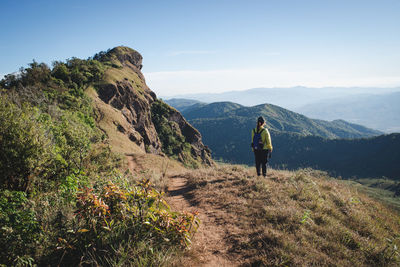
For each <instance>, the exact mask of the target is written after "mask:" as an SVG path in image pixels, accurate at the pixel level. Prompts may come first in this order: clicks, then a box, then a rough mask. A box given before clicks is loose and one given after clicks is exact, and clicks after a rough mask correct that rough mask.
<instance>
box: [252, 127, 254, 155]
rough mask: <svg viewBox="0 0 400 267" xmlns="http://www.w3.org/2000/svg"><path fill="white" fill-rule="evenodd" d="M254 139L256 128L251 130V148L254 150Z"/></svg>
mask: <svg viewBox="0 0 400 267" xmlns="http://www.w3.org/2000/svg"><path fill="white" fill-rule="evenodd" d="M253 139H254V130H253V129H252V130H251V149H252V150H253V151H254V146H253Z"/></svg>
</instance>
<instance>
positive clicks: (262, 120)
mask: <svg viewBox="0 0 400 267" xmlns="http://www.w3.org/2000/svg"><path fill="white" fill-rule="evenodd" d="M264 122H265V120H264V118H263V117H262V116H260V117H258V119H257V132H258V130H260V124H261V125H263V124H264Z"/></svg>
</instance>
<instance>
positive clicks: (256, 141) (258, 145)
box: [251, 128, 264, 150]
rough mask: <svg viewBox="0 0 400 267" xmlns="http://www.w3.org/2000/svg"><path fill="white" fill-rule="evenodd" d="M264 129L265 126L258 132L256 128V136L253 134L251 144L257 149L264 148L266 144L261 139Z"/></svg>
mask: <svg viewBox="0 0 400 267" xmlns="http://www.w3.org/2000/svg"><path fill="white" fill-rule="evenodd" d="M263 131H264V128H262V129H261V131H260V132H258V133H257V131H256V129H253V133H254V136H253V143H252V144H251V145H252V147H253V148H254V149H255V150H257V149H263V148H264V144H263V142H262V140H261V133H262V132H263Z"/></svg>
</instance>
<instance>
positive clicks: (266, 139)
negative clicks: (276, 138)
mask: <svg viewBox="0 0 400 267" xmlns="http://www.w3.org/2000/svg"><path fill="white" fill-rule="evenodd" d="M264 126H265V120H264V118H263V117H259V118H258V119H257V127H256V128H254V129H253V130H252V131H251V147H252V148H253V151H254V157H255V162H256V170H257V175H258V176H260V169H262V175H263V176H264V177H266V176H267V163H268V158H270V157H271V153H272V143H271V135H270V134H269V131H268V129H266V128H264Z"/></svg>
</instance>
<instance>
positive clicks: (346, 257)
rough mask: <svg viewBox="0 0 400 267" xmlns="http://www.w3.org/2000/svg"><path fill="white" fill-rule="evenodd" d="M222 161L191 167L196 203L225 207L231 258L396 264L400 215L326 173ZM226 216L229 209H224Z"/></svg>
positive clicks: (286, 262)
mask: <svg viewBox="0 0 400 267" xmlns="http://www.w3.org/2000/svg"><path fill="white" fill-rule="evenodd" d="M254 172H255V171H254V170H253V169H249V168H245V167H241V166H235V165H221V166H217V167H215V168H208V169H200V170H191V171H186V172H185V173H184V174H182V176H184V177H185V178H187V179H188V183H189V187H190V188H192V191H191V192H190V194H191V196H190V198H191V200H190V201H191V202H192V204H193V205H196V206H198V207H199V208H201V209H204V210H215V211H218V212H219V213H220V215H219V218H220V220H222V221H221V222H220V223H221V224H224V225H225V228H226V229H228V230H227V231H226V234H225V237H224V238H225V241H226V243H227V246H228V247H229V248H228V249H229V253H230V255H231V256H232V258H237V259H238V262H241V263H243V264H244V265H253V266H351V265H353V266H366V265H367V266H385V265H386V266H395V265H397V264H399V263H400V261H399V260H400V259H399V255H398V253H397V246H396V244H397V245H398V244H399V236H400V235H399V233H400V225H399V216H398V214H397V213H395V212H394V211H392V210H390V209H388V208H386V207H385V206H384V205H382V204H380V203H378V202H377V201H375V200H372V199H370V198H369V197H367V196H365V195H363V194H361V193H359V192H357V190H356V189H354V188H352V187H349V186H348V185H345V184H343V183H342V182H341V181H338V180H334V179H332V178H329V177H327V175H326V174H325V173H323V172H319V171H314V170H300V171H297V172H289V171H276V170H271V171H270V172H269V174H268V177H267V179H265V178H259V177H256V176H254ZM221 214H222V215H221Z"/></svg>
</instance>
